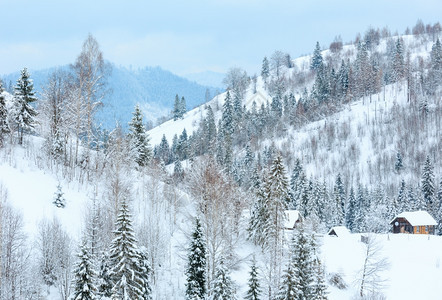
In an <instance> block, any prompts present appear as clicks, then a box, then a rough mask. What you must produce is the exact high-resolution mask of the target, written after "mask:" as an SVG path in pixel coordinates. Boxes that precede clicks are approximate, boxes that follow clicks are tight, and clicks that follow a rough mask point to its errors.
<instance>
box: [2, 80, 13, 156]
mask: <svg viewBox="0 0 442 300" xmlns="http://www.w3.org/2000/svg"><path fill="white" fill-rule="evenodd" d="M3 92H4V89H3V83H2V81H1V80H0V147H3V144H4V141H5V137H6V135H7V134H8V133H10V132H11V128H10V127H9V120H8V110H7V108H6V102H5V97H4V95H3Z"/></svg>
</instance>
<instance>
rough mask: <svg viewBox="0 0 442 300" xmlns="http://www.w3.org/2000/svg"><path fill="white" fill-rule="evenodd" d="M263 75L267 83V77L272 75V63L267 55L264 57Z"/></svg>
mask: <svg viewBox="0 0 442 300" xmlns="http://www.w3.org/2000/svg"><path fill="white" fill-rule="evenodd" d="M261 76H262V79H264V82H265V83H267V78H268V77H269V76H270V65H269V60H268V59H267V57H266V56H264V59H263V60H262V67H261Z"/></svg>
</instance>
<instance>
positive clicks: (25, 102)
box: [14, 68, 37, 144]
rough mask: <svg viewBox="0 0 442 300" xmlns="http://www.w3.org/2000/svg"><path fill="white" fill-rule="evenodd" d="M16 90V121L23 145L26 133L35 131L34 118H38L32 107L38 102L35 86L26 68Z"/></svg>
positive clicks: (20, 142)
mask: <svg viewBox="0 0 442 300" xmlns="http://www.w3.org/2000/svg"><path fill="white" fill-rule="evenodd" d="M14 89H15V94H14V119H15V123H16V124H17V133H18V138H19V140H18V143H19V144H22V143H23V134H24V132H25V131H30V130H32V129H34V127H35V119H34V118H35V116H37V112H36V110H35V109H34V108H33V107H32V106H31V103H33V102H35V101H36V100H37V98H36V97H35V92H34V84H33V82H32V79H30V77H29V73H28V70H27V69H26V68H24V69H23V70H22V71H21V76H20V78H19V79H18V80H17V85H16V86H15V87H14Z"/></svg>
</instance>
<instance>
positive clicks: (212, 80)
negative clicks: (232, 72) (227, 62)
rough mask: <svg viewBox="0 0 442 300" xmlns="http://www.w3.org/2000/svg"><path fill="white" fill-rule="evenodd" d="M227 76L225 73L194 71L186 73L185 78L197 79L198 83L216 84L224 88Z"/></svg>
mask: <svg viewBox="0 0 442 300" xmlns="http://www.w3.org/2000/svg"><path fill="white" fill-rule="evenodd" d="M225 76H226V74H224V73H218V72H212V71H205V72H199V73H192V74H186V75H184V77H185V78H187V79H189V80H191V81H195V82H196V83H198V84H201V85H205V86H214V87H217V88H220V89H224V84H223V79H224V77H225Z"/></svg>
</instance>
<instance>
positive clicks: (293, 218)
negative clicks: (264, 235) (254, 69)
mask: <svg viewBox="0 0 442 300" xmlns="http://www.w3.org/2000/svg"><path fill="white" fill-rule="evenodd" d="M284 213H285V223H284V228H285V229H288V230H293V229H295V227H296V225H297V224H298V223H300V222H302V221H303V217H302V215H301V213H300V212H299V211H298V210H286V211H285V212H284Z"/></svg>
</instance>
